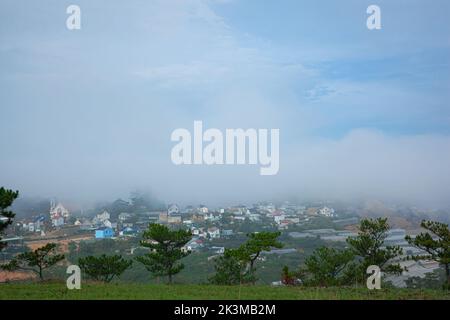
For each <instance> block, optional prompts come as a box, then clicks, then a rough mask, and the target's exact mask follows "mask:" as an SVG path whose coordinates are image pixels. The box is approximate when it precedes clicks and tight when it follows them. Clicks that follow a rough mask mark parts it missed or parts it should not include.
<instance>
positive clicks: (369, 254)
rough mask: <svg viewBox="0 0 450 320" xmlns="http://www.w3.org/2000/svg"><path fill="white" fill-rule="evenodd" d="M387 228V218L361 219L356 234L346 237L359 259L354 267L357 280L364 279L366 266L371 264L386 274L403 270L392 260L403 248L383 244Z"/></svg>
mask: <svg viewBox="0 0 450 320" xmlns="http://www.w3.org/2000/svg"><path fill="white" fill-rule="evenodd" d="M389 230H390V226H389V224H388V222H387V218H377V219H370V218H368V219H363V220H362V221H361V223H360V226H359V232H358V236H356V237H352V238H348V239H347V243H348V244H349V245H350V248H351V250H352V251H353V253H354V254H355V255H356V256H357V257H358V258H359V260H360V263H359V265H358V267H357V268H355V278H356V280H357V281H361V282H362V281H364V279H365V277H366V270H367V267H369V266H371V265H376V266H378V267H379V268H380V269H381V271H382V272H384V273H388V274H401V273H402V271H403V270H404V269H403V268H402V267H401V266H400V264H399V263H394V262H393V261H392V259H394V258H396V257H398V256H400V255H402V254H403V249H402V248H401V247H399V246H384V241H385V239H386V238H387V236H388V231H389Z"/></svg>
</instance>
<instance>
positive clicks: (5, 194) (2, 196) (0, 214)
mask: <svg viewBox="0 0 450 320" xmlns="http://www.w3.org/2000/svg"><path fill="white" fill-rule="evenodd" d="M18 196H19V191H12V190H8V189H5V188H3V187H1V188H0V251H1V250H2V249H4V248H5V247H6V243H5V242H1V240H2V235H3V233H4V231H5V229H6V228H7V227H8V226H9V225H10V224H11V223H12V219H13V218H14V217H15V214H14V213H13V212H12V211H10V210H8V208H9V207H10V206H11V205H12V204H13V202H14V200H16V199H17V197H18ZM2 218H3V219H2Z"/></svg>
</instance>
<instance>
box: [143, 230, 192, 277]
mask: <svg viewBox="0 0 450 320" xmlns="http://www.w3.org/2000/svg"><path fill="white" fill-rule="evenodd" d="M191 239H192V234H191V232H190V231H186V230H175V231H171V230H170V229H169V228H168V227H167V226H163V225H161V224H156V223H151V224H150V225H149V227H148V230H146V231H145V232H144V235H143V240H142V241H141V245H142V246H143V247H147V248H149V249H150V252H149V253H147V254H146V255H143V256H140V257H137V258H136V260H137V261H138V262H140V263H142V264H143V265H144V266H145V268H146V269H147V270H148V271H150V272H151V273H152V274H153V275H154V276H167V277H168V280H169V283H172V277H173V276H174V275H175V274H177V273H179V272H180V271H181V270H183V268H184V265H183V264H182V263H179V260H181V259H182V258H184V257H186V256H188V255H189V253H190V252H188V251H187V250H183V247H184V246H185V245H186V244H187V243H188V242H189V241H190V240H191Z"/></svg>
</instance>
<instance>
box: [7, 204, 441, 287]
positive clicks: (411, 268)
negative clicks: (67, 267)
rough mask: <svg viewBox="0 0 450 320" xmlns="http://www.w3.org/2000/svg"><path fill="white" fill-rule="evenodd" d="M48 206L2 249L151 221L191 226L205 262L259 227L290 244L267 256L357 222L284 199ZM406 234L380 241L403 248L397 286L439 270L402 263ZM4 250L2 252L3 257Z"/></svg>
mask: <svg viewBox="0 0 450 320" xmlns="http://www.w3.org/2000/svg"><path fill="white" fill-rule="evenodd" d="M118 201H119V203H118ZM118 201H116V203H115V204H116V207H117V205H118V204H120V205H121V206H122V207H124V208H125V207H126V205H127V204H128V203H127V202H126V201H123V200H118ZM120 205H119V207H120ZM49 207H50V209H49V212H37V213H36V214H35V215H33V216H31V217H27V218H22V219H18V220H16V221H15V222H14V224H13V226H12V227H11V228H10V230H9V233H8V237H6V238H5V239H4V241H6V242H8V250H7V251H6V252H19V251H21V250H23V249H24V248H25V247H31V248H33V247H37V246H39V245H41V244H45V243H47V242H49V241H53V242H55V241H57V242H58V243H59V244H60V245H61V247H62V250H64V248H65V249H66V250H68V249H67V248H68V246H69V244H70V243H80V242H83V241H87V242H95V241H101V240H103V239H111V240H112V241H127V240H131V239H139V238H140V237H141V235H142V233H143V231H144V230H146V229H147V227H148V225H149V224H150V223H158V224H163V225H167V226H169V227H170V228H173V229H180V228H182V229H185V230H190V232H191V233H192V239H191V240H190V241H189V242H188V243H187V244H186V245H185V247H184V250H186V251H190V252H203V253H206V254H207V256H206V259H207V260H208V261H209V260H211V259H212V258H214V257H216V256H217V255H220V254H223V252H224V249H225V247H226V246H227V245H228V243H233V241H235V239H237V238H239V237H240V236H242V235H245V234H246V233H247V232H258V231H264V230H277V231H280V232H281V233H282V234H283V235H284V236H285V238H286V239H287V243H288V244H289V246H288V247H285V248H283V249H277V250H272V251H271V252H270V254H277V255H289V254H299V252H301V251H302V241H303V242H304V241H310V242H311V243H312V245H313V246H314V243H315V242H318V241H321V242H322V243H325V244H326V243H328V244H329V245H331V246H345V243H346V240H347V239H348V238H349V237H354V236H356V235H357V232H358V231H357V229H356V225H357V224H358V222H359V221H360V217H359V216H358V215H356V214H349V213H344V212H341V211H342V210H340V211H338V210H335V209H334V208H333V207H332V206H331V205H328V204H317V205H298V204H293V203H290V202H287V201H286V202H284V203H282V204H278V205H275V204H273V203H270V202H261V203H256V204H254V205H251V206H246V205H235V206H230V207H208V206H206V205H204V204H199V205H197V206H192V205H188V206H184V207H181V206H179V205H177V204H170V205H168V206H167V207H166V209H165V210H153V211H152V210H145V207H143V208H142V209H141V210H138V212H132V211H130V212H126V211H121V210H119V211H120V212H119V211H118V210H117V209H116V208H112V211H114V214H112V213H111V212H109V211H108V210H111V208H110V209H108V208H103V209H99V210H98V211H97V212H93V213H91V214H80V212H77V213H76V214H72V213H71V212H70V211H69V210H68V209H67V208H66V207H65V206H64V204H63V203H61V202H56V201H51V202H50V206H49ZM407 233H408V232H407V230H405V229H403V228H393V229H391V230H390V231H389V235H388V237H387V238H386V239H385V245H398V246H400V247H402V248H403V252H404V256H402V257H400V258H399V261H400V263H401V264H402V265H403V266H404V267H406V268H407V269H406V270H407V271H405V272H403V274H402V275H401V276H396V277H391V278H390V280H391V281H392V283H393V284H394V285H395V286H398V287H405V286H406V282H405V281H406V280H407V279H408V278H410V277H420V278H423V277H425V276H426V274H427V273H430V272H433V271H434V270H436V269H438V268H439V265H438V264H437V263H436V262H433V261H426V262H424V261H418V262H416V261H409V260H408V261H403V260H404V259H403V258H404V257H407V256H408V255H411V254H419V253H420V250H419V249H417V248H415V247H412V246H410V245H409V244H408V243H407V242H406V241H405V236H406V235H407ZM136 241H137V240H136ZM136 249H137V247H136V246H135V245H133V246H131V245H130V252H131V253H133V251H134V250H136ZM5 254H6V253H2V255H3V256H5ZM261 259H262V260H264V259H265V257H264V256H263V257H261ZM273 280H274V281H273V284H279V281H276V278H275V277H274V279H273ZM0 281H1V277H0Z"/></svg>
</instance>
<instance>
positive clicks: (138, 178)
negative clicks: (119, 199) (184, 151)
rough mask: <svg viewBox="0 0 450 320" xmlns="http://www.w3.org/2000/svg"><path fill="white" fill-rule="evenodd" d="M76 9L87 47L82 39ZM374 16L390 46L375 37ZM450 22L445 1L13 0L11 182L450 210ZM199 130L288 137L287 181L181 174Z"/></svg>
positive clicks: (7, 95) (2, 14)
mask: <svg viewBox="0 0 450 320" xmlns="http://www.w3.org/2000/svg"><path fill="white" fill-rule="evenodd" d="M70 4H77V5H79V6H80V7H81V12H82V19H81V21H82V22H81V25H82V28H81V30H78V31H69V30H67V29H66V27H65V20H66V18H67V14H66V13H65V10H66V8H67V6H68V5H70ZM370 4H377V5H379V6H380V8H381V19H382V29H381V30H372V31H370V30H368V29H367V28H366V19H367V16H368V15H367V14H366V8H367V6H368V5H370ZM448 12H450V3H449V2H448V1H444V0H442V1H433V2H429V1H423V0H412V1H399V0H390V1H381V0H380V1H378V0H377V1H363V0H345V1H294V0H293V1H286V0H283V1H264V2H261V1H256V0H186V1H181V0H179V1H163V0H159V1H131V2H129V3H128V2H127V3H125V2H121V1H100V0H98V1H82V0H79V1H48V0H47V1H36V2H29V1H24V0H19V1H17V0H14V1H12V0H3V1H2V2H1V3H0V39H1V41H0V101H1V103H0V112H1V123H0V150H2V156H1V157H0V165H1V166H2V167H3V168H4V170H2V172H0V181H1V182H2V184H5V185H6V186H9V187H12V188H18V189H20V190H23V191H24V193H25V194H30V195H42V196H54V197H60V198H68V199H75V200H80V201H93V200H96V199H93V198H109V197H115V196H124V195H126V194H127V193H128V192H129V191H130V190H131V189H133V188H143V189H152V190H153V191H154V192H155V193H157V194H158V195H160V196H161V197H162V198H164V199H166V200H167V201H175V202H177V201H184V202H195V201H200V202H207V201H208V199H210V200H209V201H211V202H226V201H241V200H242V201H247V200H248V201H250V200H256V199H260V198H265V197H270V196H284V195H292V194H293V195H296V196H297V195H300V198H301V197H303V196H304V197H310V196H311V197H314V196H316V197H321V198H330V197H331V198H351V197H353V196H356V197H357V196H361V197H369V198H382V199H384V198H393V199H399V200H401V201H410V200H417V201H419V202H424V203H426V204H427V205H429V204H432V205H433V204H435V203H443V204H448V199H447V198H448V197H447V195H446V193H445V191H444V190H445V189H447V190H448V188H449V187H450V185H449V184H450V169H449V168H448V163H449V161H450V136H449V135H450V130H449V129H450V105H449V101H450V99H449V98H450V96H449V95H450V94H449V92H450V90H449V84H450V72H449V71H450V70H449V68H450V64H449V62H450V61H449V60H450V24H449V23H448ZM194 120H203V122H204V123H205V125H206V126H207V127H217V128H220V129H225V128H238V127H243V128H279V129H280V136H281V141H280V143H281V146H282V150H281V154H280V159H281V167H280V174H279V175H277V176H275V177H265V178H263V177H260V176H258V174H257V171H258V170H257V168H254V167H251V166H244V167H231V168H230V167H227V168H223V167H207V168H203V167H174V166H173V164H172V163H171V162H170V149H171V147H172V146H173V144H172V143H171V141H170V139H169V137H170V133H171V132H172V131H173V130H174V129H176V128H180V127H186V128H189V129H191V127H192V124H193V121H194ZM374 158H376V159H377V161H374ZM172 179H177V181H178V183H177V184H176V185H175V186H174V185H173V184H171V183H169V181H171V180H172ZM199 181H201V183H200V182H199ZM205 198H206V200H205Z"/></svg>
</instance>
